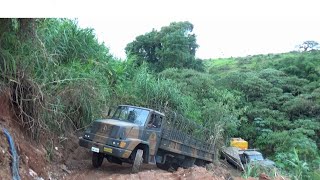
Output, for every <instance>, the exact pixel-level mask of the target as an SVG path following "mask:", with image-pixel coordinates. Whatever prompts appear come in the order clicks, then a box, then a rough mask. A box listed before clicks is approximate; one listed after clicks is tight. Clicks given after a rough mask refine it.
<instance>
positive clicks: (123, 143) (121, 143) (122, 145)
mask: <svg viewBox="0 0 320 180" xmlns="http://www.w3.org/2000/svg"><path fill="white" fill-rule="evenodd" d="M126 144H127V143H126V142H124V141H121V142H120V145H119V147H121V148H124V147H125V146H126Z"/></svg>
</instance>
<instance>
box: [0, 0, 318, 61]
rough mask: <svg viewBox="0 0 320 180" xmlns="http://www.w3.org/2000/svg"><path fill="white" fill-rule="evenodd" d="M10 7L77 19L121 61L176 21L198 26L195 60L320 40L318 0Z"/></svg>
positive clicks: (97, 0)
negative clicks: (131, 47)
mask: <svg viewBox="0 0 320 180" xmlns="http://www.w3.org/2000/svg"><path fill="white" fill-rule="evenodd" d="M10 3H12V7H13V11H12V10H10V8H5V11H4V12H3V11H2V10H1V12H0V15H1V16H2V17H17V16H18V17H21V16H22V17H68V18H78V21H79V25H80V26H81V27H92V28H94V29H95V31H96V34H97V36H98V39H99V40H100V41H104V42H105V44H106V45H107V46H108V47H109V48H110V51H111V53H112V54H114V55H115V56H116V57H120V58H125V52H124V48H125V46H126V45H127V44H128V43H129V42H131V41H133V40H134V39H135V37H136V36H138V35H141V34H144V33H147V32H150V31H151V30H152V28H156V29H160V27H162V26H167V25H169V24H170V22H173V21H190V22H191V23H192V24H193V25H194V33H195V34H196V35H197V43H198V44H199V46H200V47H199V49H198V51H197V54H196V56H197V57H199V58H202V59H205V58H216V57H228V56H245V55H252V54H261V53H276V52H287V51H291V50H293V49H294V47H295V45H297V44H299V43H302V42H303V41H305V40H315V41H318V42H320V11H319V8H320V1H319V2H317V1H316V0H300V1H298V0H291V1H289V0H217V1H214V0H197V1H196V0H171V1H170V0H113V1H106V0H91V1H84V0H78V1H73V0H69V1H62V0H48V1H44V0H31V1H26V2H24V1H21V2H19V4H20V6H19V7H17V3H16V2H15V1H13V2H10ZM7 5H8V4H7ZM2 7H4V6H2ZM8 7H10V5H9V6H8ZM26 7H31V9H30V8H26ZM21 12H22V13H21ZM2 13H4V14H2ZM17 13H18V15H17Z"/></svg>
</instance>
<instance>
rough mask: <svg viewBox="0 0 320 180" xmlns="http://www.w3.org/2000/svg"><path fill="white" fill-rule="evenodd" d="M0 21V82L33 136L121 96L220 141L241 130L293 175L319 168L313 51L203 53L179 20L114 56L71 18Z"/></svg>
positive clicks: (76, 124) (319, 96)
mask: <svg viewBox="0 0 320 180" xmlns="http://www.w3.org/2000/svg"><path fill="white" fill-rule="evenodd" d="M0 25H2V26H0V27H1V28H0V33H1V34H0V74H1V77H0V90H8V89H9V91H11V98H12V99H11V100H12V101H13V104H14V105H15V106H16V107H17V108H16V109H17V115H18V116H19V117H20V119H21V124H22V125H23V126H24V127H25V128H26V129H28V130H29V131H30V134H31V135H33V137H34V138H37V136H38V135H39V131H41V130H46V131H49V132H53V133H59V134H61V133H64V132H67V131H66V130H70V129H74V130H75V129H79V128H83V127H84V126H86V125H88V124H89V123H90V122H91V121H92V120H94V119H96V118H100V117H103V116H104V112H105V111H106V109H107V108H108V107H110V106H114V105H118V104H134V105H138V106H145V107H150V108H155V109H158V110H161V109H163V108H164V107H166V108H169V109H171V110H174V111H178V112H179V113H181V114H183V115H184V116H186V117H187V118H189V119H191V120H193V121H195V122H196V123H198V124H201V125H203V126H206V127H208V128H210V129H213V130H214V132H215V136H214V137H212V138H214V140H215V141H216V145H217V147H219V146H221V145H223V144H225V143H227V138H228V137H233V136H240V137H242V138H244V139H246V140H248V141H249V142H250V146H251V147H255V148H259V149H261V150H262V151H263V153H264V154H265V155H266V156H268V157H269V158H271V159H273V160H275V161H276V162H277V165H278V166H279V167H280V168H281V169H282V170H284V171H286V172H288V173H290V175H291V176H292V177H295V178H297V179H312V178H314V177H318V176H319V171H320V157H319V146H320V140H319V135H320V78H319V76H320V52H319V51H315V50H311V51H307V52H291V53H284V54H269V55H256V56H247V57H242V58H227V59H211V60H206V61H200V60H196V59H195V52H196V49H197V47H198V45H197V43H196V36H195V34H192V30H193V25H192V24H191V23H189V22H176V23H171V24H170V25H169V26H166V27H163V28H162V29H161V30H160V31H156V30H152V31H151V32H149V33H147V34H145V35H141V36H138V37H137V38H136V40H135V41H133V42H131V43H129V44H128V45H127V48H126V51H127V55H128V58H127V59H126V60H125V61H119V60H116V59H115V58H113V57H112V56H111V55H110V53H109V50H108V48H107V47H105V46H104V44H101V43H99V42H98V41H97V39H96V37H95V34H94V31H93V30H92V29H82V28H79V26H78V25H77V23H76V21H73V20H68V19H41V20H39V19H38V20H35V19H31V20H28V19H23V20H21V19H1V20H0ZM203 62H205V63H204V64H205V66H204V65H203ZM199 70H201V71H199Z"/></svg>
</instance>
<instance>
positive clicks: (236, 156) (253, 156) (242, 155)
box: [221, 138, 275, 171]
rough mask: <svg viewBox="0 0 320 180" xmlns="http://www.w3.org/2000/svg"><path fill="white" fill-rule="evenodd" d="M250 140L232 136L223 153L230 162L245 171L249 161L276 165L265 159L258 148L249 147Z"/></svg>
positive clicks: (267, 165) (271, 165)
mask: <svg viewBox="0 0 320 180" xmlns="http://www.w3.org/2000/svg"><path fill="white" fill-rule="evenodd" d="M248 146H249V145H248V141H246V140H244V139H242V138H231V139H230V146H229V147H222V151H221V155H222V157H224V158H225V159H226V160H227V161H228V162H229V163H230V164H232V165H234V166H236V167H237V168H238V169H240V170H242V171H244V167H245V166H246V165H247V164H249V163H257V164H259V165H261V166H265V167H275V163H274V162H273V161H271V160H269V159H265V158H264V157H263V155H262V153H260V152H259V151H258V150H257V149H248Z"/></svg>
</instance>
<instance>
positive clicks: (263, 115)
mask: <svg viewBox="0 0 320 180" xmlns="http://www.w3.org/2000/svg"><path fill="white" fill-rule="evenodd" d="M206 66H207V69H208V73H209V74H211V75H212V76H213V78H214V79H215V80H214V81H215V83H216V86H218V87H219V88H222V89H224V88H226V89H228V90H229V91H234V92H236V93H238V94H239V95H240V96H241V97H242V102H243V106H245V107H246V108H245V109H246V111H245V112H244V113H243V116H242V117H241V118H242V120H241V122H240V125H239V126H238V129H237V130H238V131H237V133H236V134H237V135H238V136H241V137H243V138H245V139H247V140H249V142H250V144H251V146H252V147H256V148H259V149H261V150H262V151H263V152H264V153H265V154H266V155H268V156H271V158H272V159H273V160H275V161H276V162H277V163H278V166H279V167H282V168H284V169H286V170H287V171H289V172H291V173H293V174H295V175H296V177H298V176H299V175H298V174H299V173H300V177H299V178H302V177H303V178H310V177H311V176H310V175H308V171H309V170H310V169H318V170H319V162H320V158H319V146H320V140H319V137H320V78H319V77H320V51H310V52H291V53H283V54H269V55H254V56H248V57H240V58H227V59H211V60H208V61H207V62H206ZM293 159H294V160H293Z"/></svg>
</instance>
